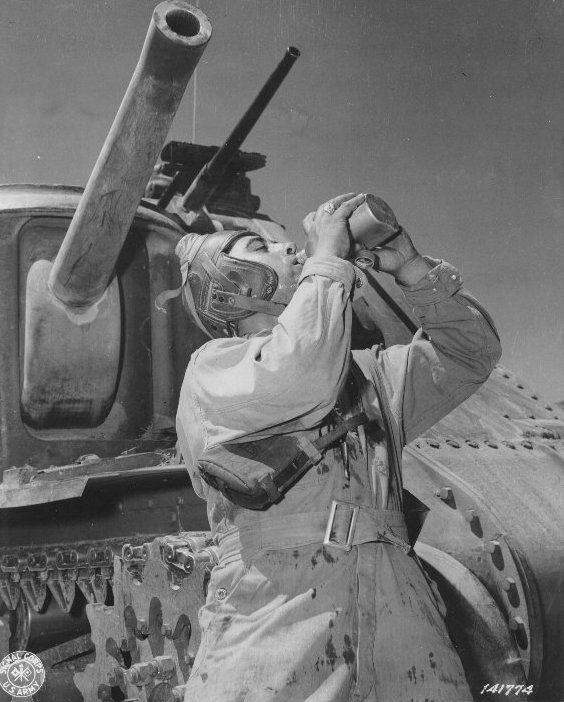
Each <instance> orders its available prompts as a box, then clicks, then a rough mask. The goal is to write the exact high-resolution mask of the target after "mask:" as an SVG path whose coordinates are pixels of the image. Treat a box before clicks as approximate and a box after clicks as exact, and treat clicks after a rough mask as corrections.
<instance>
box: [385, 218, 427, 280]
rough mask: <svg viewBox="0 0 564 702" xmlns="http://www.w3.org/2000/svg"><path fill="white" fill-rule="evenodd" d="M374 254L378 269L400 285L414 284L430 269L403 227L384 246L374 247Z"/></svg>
mask: <svg viewBox="0 0 564 702" xmlns="http://www.w3.org/2000/svg"><path fill="white" fill-rule="evenodd" d="M374 254H375V255H376V258H377V260H378V264H377V265H378V270H379V271H382V272H384V273H389V274H390V275H393V276H394V278H395V279H396V280H397V282H398V283H401V284H402V285H414V284H415V283H417V282H418V281H419V280H421V278H422V277H423V276H424V275H425V273H427V271H429V270H431V266H430V264H428V263H427V261H425V259H424V258H423V257H422V256H421V254H420V253H419V252H418V251H417V249H416V248H415V246H414V245H413V242H412V241H411V237H410V236H409V234H408V233H407V232H406V231H405V229H403V228H402V230H401V232H400V233H399V234H398V235H397V236H396V237H394V238H393V239H392V240H391V241H389V242H388V244H387V245H386V246H381V247H379V248H377V249H374Z"/></svg>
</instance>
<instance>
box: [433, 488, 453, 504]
mask: <svg viewBox="0 0 564 702" xmlns="http://www.w3.org/2000/svg"><path fill="white" fill-rule="evenodd" d="M435 495H436V496H437V497H440V498H441V500H445V501H446V500H452V488H450V487H442V488H440V489H439V490H436V491H435Z"/></svg>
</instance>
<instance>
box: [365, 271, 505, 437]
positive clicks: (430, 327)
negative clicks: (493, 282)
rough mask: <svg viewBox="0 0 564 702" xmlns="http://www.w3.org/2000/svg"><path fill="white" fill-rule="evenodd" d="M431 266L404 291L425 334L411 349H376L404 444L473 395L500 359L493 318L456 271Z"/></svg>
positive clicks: (415, 338)
mask: <svg viewBox="0 0 564 702" xmlns="http://www.w3.org/2000/svg"><path fill="white" fill-rule="evenodd" d="M427 260H428V261H429V262H430V263H431V265H433V268H432V269H431V270H430V271H429V272H428V273H427V274H426V275H425V276H423V278H422V279H421V280H420V281H418V282H417V283H416V284H415V285H413V286H410V287H405V288H403V292H404V295H405V297H406V299H407V301H408V302H409V303H410V304H411V306H412V307H413V311H414V313H415V315H416V316H417V318H418V319H419V321H420V322H421V329H420V330H419V331H418V332H417V334H416V335H415V336H414V338H413V341H412V342H411V343H410V344H407V345H405V346H391V347H389V348H387V349H383V348H381V347H374V349H373V353H374V356H375V360H376V362H377V363H378V364H379V366H380V369H381V371H382V373H381V375H382V376H383V379H384V383H385V385H386V390H387V392H388V397H389V400H390V405H391V409H392V412H393V413H394V416H395V419H396V421H397V422H398V425H399V426H400V428H401V430H402V434H403V438H404V441H405V443H408V442H409V441H411V440H413V439H414V438H416V437H417V436H419V435H420V434H422V433H423V432H424V431H426V430H427V429H429V428H430V427H431V426H433V424H435V423H436V422H437V421H439V420H440V419H442V417H444V416H446V415H447V414H448V413H449V412H450V411H451V410H453V409H454V408H455V407H456V406H457V405H459V404H460V403H461V402H463V401H464V400H465V399H467V398H468V397H469V396H470V395H472V394H473V393H474V392H475V391H476V390H477V389H478V388H479V386H480V385H481V384H482V383H484V382H485V381H486V380H487V378H488V376H489V375H490V373H491V371H492V369H493V367H494V365H495V364H496V362H497V361H498V360H499V358H500V356H501V345H500V341H499V336H498V334H497V331H496V329H495V326H494V324H493V322H492V320H491V318H490V316H489V315H488V313H487V312H486V311H485V310H484V309H483V308H482V307H481V305H480V304H479V303H478V301H477V300H476V299H475V298H474V297H472V295H470V294H469V293H468V292H467V291H466V290H464V289H463V287H462V281H461V277H460V274H459V272H458V271H457V269H456V268H454V267H453V266H451V265H450V264H448V263H446V262H444V261H437V260H435V259H427Z"/></svg>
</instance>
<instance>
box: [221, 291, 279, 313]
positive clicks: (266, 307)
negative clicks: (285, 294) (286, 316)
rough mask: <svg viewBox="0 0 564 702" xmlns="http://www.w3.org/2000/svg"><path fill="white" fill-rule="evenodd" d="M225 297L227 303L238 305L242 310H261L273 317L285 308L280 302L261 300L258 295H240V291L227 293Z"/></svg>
mask: <svg viewBox="0 0 564 702" xmlns="http://www.w3.org/2000/svg"><path fill="white" fill-rule="evenodd" d="M226 298H227V300H228V301H229V304H233V305H235V306H236V307H240V308H241V309H242V310H250V311H251V312H263V313H264V314H270V315H272V316H273V317H278V316H280V315H281V314H282V312H284V310H285V309H286V305H285V304H284V303H282V302H271V301H270V300H261V298H260V297H247V295H241V294H240V293H227V296H226ZM232 301H233V302H232Z"/></svg>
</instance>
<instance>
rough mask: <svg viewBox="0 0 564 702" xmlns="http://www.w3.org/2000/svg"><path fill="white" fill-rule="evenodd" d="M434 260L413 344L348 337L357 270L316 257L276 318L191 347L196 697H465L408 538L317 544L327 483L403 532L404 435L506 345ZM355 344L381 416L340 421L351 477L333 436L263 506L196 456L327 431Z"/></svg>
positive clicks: (460, 395)
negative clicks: (364, 344) (227, 490)
mask: <svg viewBox="0 0 564 702" xmlns="http://www.w3.org/2000/svg"><path fill="white" fill-rule="evenodd" d="M432 263H433V264H435V267H434V268H433V269H432V270H431V271H430V272H429V273H428V274H427V275H425V276H424V278H423V279H421V280H420V281H419V282H418V283H417V284H416V285H414V286H412V287H410V288H405V289H404V292H405V295H406V297H407V299H408V301H409V302H410V303H411V304H412V305H413V307H414V310H415V314H416V315H417V316H418V318H419V319H420V321H421V323H422V328H423V331H421V332H418V333H417V334H416V336H415V337H414V339H413V341H412V343H411V344H409V345H405V346H394V347H390V348H388V349H382V348H380V347H374V348H373V349H371V350H369V351H361V352H356V351H355V352H353V353H352V354H351V350H350V335H351V334H350V332H351V304H350V297H351V289H352V286H353V285H354V282H355V269H354V267H353V266H352V265H351V264H350V263H348V262H346V261H343V260H341V259H338V258H334V257H312V258H310V259H308V260H307V261H306V263H305V265H304V268H303V272H302V275H301V279H300V284H299V286H298V289H297V291H296V293H295V294H294V296H293V298H292V300H291V302H290V304H289V305H288V307H287V308H286V310H285V311H284V313H283V314H282V315H281V316H280V318H279V323H278V325H277V326H276V327H275V328H274V329H273V330H272V332H271V333H268V334H264V335H257V336H253V337H251V338H228V339H217V340H213V341H210V342H209V343H207V344H206V345H204V346H203V347H202V348H200V349H199V350H198V351H197V352H196V353H195V354H194V355H193V357H192V359H191V361H190V364H189V366H188V369H187V372H186V376H185V380H184V383H183V386H182V390H181V397H180V402H179V409H178V415H177V429H178V436H179V442H180V448H181V450H182V454H183V456H184V459H185V461H186V463H187V465H188V467H189V472H190V475H191V478H192V481H193V485H194V487H195V489H196V491H197V492H198V493H199V494H200V495H201V496H203V497H205V499H206V500H207V505H208V517H209V521H210V526H211V529H212V533H213V535H214V537H215V538H216V541H217V543H218V545H219V552H220V562H219V565H217V566H216V567H215V568H214V569H213V571H212V576H211V580H210V584H209V590H208V596H207V601H206V604H205V606H204V607H202V609H201V610H200V615H199V618H200V626H201V631H202V642H201V645H200V649H199V651H198V654H197V656H196V660H195V663H194V667H193V671H192V675H191V677H190V680H189V682H188V685H187V691H186V696H185V699H186V700H190V701H196V702H218V701H219V700H221V701H222V702H243V701H247V702H251V701H252V702H268V701H269V700H276V702H282V701H284V702H304V701H306V700H307V702H345V701H346V700H370V701H372V702H374V701H376V700H378V701H380V702H394V701H398V702H409V701H410V700H414V701H417V702H424V701H426V700H434V701H435V702H454V700H456V701H457V702H464V701H466V700H468V701H470V700H471V696H470V692H469V690H468V687H467V683H466V681H465V677H464V673H463V670H462V667H461V664H460V661H459V658H458V655H457V654H456V652H455V651H454V648H453V646H452V644H451V642H450V640H449V638H448V635H447V633H446V629H445V625H444V620H443V614H442V613H441V612H442V608H443V604H442V602H441V601H440V598H439V597H438V595H437V593H436V589H435V587H434V585H433V584H431V583H430V581H429V580H428V578H427V577H426V575H425V574H424V572H423V570H422V568H421V566H420V564H419V562H418V560H417V558H416V557H415V556H414V555H413V552H412V553H411V554H410V555H407V554H406V552H405V550H402V549H401V544H402V543H403V541H402V538H398V543H399V545H400V547H398V545H397V544H396V545H393V544H391V543H386V542H385V541H382V540H377V537H376V535H374V540H371V538H370V536H369V537H368V538H365V539H364V540H363V539H360V541H361V543H359V544H358V545H355V546H353V547H352V549H351V550H350V551H348V552H345V551H342V550H337V549H335V548H333V547H322V541H323V532H324V528H325V524H326V522H327V517H328V514H329V508H330V506H331V503H332V500H334V499H339V500H344V501H346V502H351V503H355V504H357V505H361V510H364V511H365V512H366V513H367V514H368V513H369V512H370V510H371V509H372V510H374V509H376V510H380V511H381V510H388V512H387V514H388V515H389V516H390V523H392V524H394V525H395V527H394V529H395V533H396V534H398V535H400V537H401V535H403V536H404V538H405V532H404V531H403V530H402V528H401V524H400V523H399V521H398V520H397V519H396V517H397V515H398V510H400V509H401V491H402V486H401V476H400V473H399V459H398V456H399V457H401V445H402V443H407V442H409V441H411V440H412V439H414V438H415V437H416V436H418V435H419V434H420V433H422V432H423V431H425V430H426V429H427V428H429V427H430V426H432V425H433V424H434V423H435V422H436V421H438V420H439V419H440V418H441V417H443V416H445V415H446V414H447V413H448V412H449V411H450V410H452V409H453V408H454V407H455V406H456V405H458V404H459V403H460V402H462V401H463V400H464V399H465V398H467V397H468V396H469V395H471V394H472V393H473V392H474V391H475V390H476V389H477V388H478V387H479V385H480V384H481V383H483V382H484V381H485V380H486V378H487V377H488V375H489V373H490V372H491V370H492V368H493V366H494V364H495V362H496V361H497V359H498V357H499V353H500V348H499V341H498V338H497V334H496V333H495V330H494V328H493V325H492V324H491V321H490V320H489V318H488V316H487V314H486V313H485V312H484V311H483V310H482V309H481V308H480V307H479V305H478V303H477V302H476V301H475V300H474V299H473V298H471V297H470V296H468V294H467V293H466V292H464V291H462V290H461V281H460V276H459V274H458V272H457V271H456V269H454V268H453V267H452V266H450V265H449V264H447V263H444V262H439V261H433V262H432ZM363 354H364V356H363ZM367 354H368V356H367ZM355 358H356V359H357V361H358V363H359V364H360V367H361V368H362V373H360V374H359V373H358V372H357V373H356V374H357V376H358V377H360V379H361V380H360V385H361V386H362V387H361V395H362V400H363V404H364V407H365V409H367V410H368V412H369V414H370V416H371V418H373V419H374V424H373V425H372V424H369V425H367V427H365V428H364V430H358V431H355V432H350V435H349V436H348V437H347V447H348V451H347V453H348V463H349V466H348V469H349V471H350V478H349V474H348V473H345V470H344V468H345V466H344V455H343V454H344V452H343V451H342V450H341V449H340V447H337V448H335V449H330V450H328V451H327V452H326V453H325V455H324V457H323V460H322V461H321V463H319V464H318V465H317V466H315V467H313V468H311V469H310V471H309V472H308V473H307V474H306V475H305V476H304V477H303V478H302V479H301V480H300V481H299V482H298V483H297V484H295V485H294V486H293V487H291V488H290V490H289V491H288V492H287V493H286V495H285V497H284V499H282V500H281V501H280V502H279V503H277V504H275V505H272V506H271V507H270V508H268V509H266V510H265V511H259V512H257V511H252V510H248V509H244V508H242V507H238V506H237V505H235V504H233V503H232V502H230V501H229V500H228V499H227V498H226V497H224V495H222V494H221V493H220V492H218V491H217V490H215V489H213V488H211V487H209V486H208V485H207V484H205V483H203V482H202V480H201V476H200V475H199V473H198V470H197V462H198V459H199V457H201V456H202V454H203V453H204V452H205V450H206V449H208V448H210V447H212V446H214V445H217V444H220V443H222V442H232V441H237V440H246V441H248V440H250V439H251V438H252V439H255V438H257V437H266V436H273V435H277V434H279V433H282V432H294V433H296V434H297V435H301V436H303V435H306V436H308V437H310V438H311V437H316V436H318V435H319V432H320V431H322V429H320V426H322V425H323V420H324V418H325V417H326V416H327V415H328V413H329V412H330V411H331V410H332V408H333V406H334V404H335V402H336V399H337V396H338V395H339V393H340V395H339V397H340V398H341V400H340V401H341V403H342V404H344V405H346V402H347V393H346V387H347V385H348V380H347V376H348V374H349V369H350V367H351V365H355V362H354V361H353V359H355ZM367 361H368V362H367ZM371 363H372V364H373V365H375V366H377V371H376V375H377V377H376V376H375V375H374V374H373V373H372V372H371V370H370V364H371ZM378 378H379V379H380V380H378ZM376 384H379V385H380V387H379V388H378V390H379V392H380V394H384V395H386V396H387V402H382V400H379V399H378V394H377V392H376V391H375V385H376ZM343 397H344V398H345V400H344V401H343V400H342V398H343ZM349 400H350V396H349ZM350 401H351V402H353V403H354V397H353V398H352V400H350ZM384 405H385V406H386V407H387V409H386V408H385V407H384ZM345 410H346V408H345ZM383 411H384V413H385V414H387V417H384V416H382V412H383ZM345 414H347V412H346V411H345ZM348 414H349V415H350V412H349V413H348ZM386 422H387V431H385V432H384V431H382V429H381V427H383V426H386ZM377 513H378V514H381V512H377ZM396 527H397V528H396ZM443 613H444V612H443Z"/></svg>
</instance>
